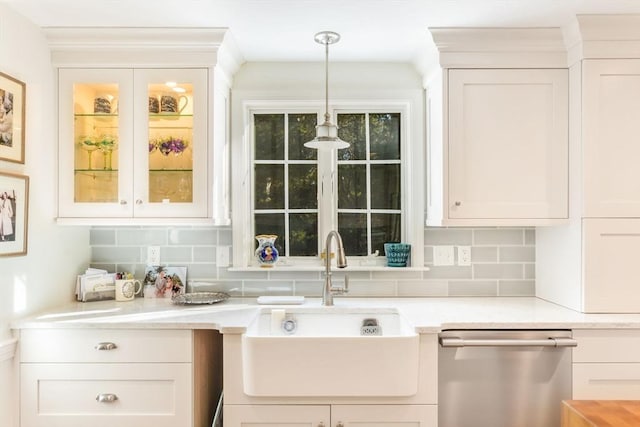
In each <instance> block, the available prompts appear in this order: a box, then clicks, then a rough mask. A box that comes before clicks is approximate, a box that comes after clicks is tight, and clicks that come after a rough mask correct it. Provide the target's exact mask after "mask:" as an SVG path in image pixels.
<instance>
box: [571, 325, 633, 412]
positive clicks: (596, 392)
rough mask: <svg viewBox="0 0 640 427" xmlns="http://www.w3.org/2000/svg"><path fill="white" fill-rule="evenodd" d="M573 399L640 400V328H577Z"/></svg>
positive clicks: (574, 352) (575, 334)
mask: <svg viewBox="0 0 640 427" xmlns="http://www.w3.org/2000/svg"><path fill="white" fill-rule="evenodd" d="M573 337H574V338H575V339H576V340H577V341H578V346H577V347H576V348H575V349H574V350H573V399H577V400H580V399H585V400H597V399H618V400H637V399H640V386H639V384H640V330H637V329H630V330H620V329H615V330H614V329H604V330H574V331H573Z"/></svg>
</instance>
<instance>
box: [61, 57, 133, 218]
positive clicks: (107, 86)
mask: <svg viewBox="0 0 640 427" xmlns="http://www.w3.org/2000/svg"><path fill="white" fill-rule="evenodd" d="M132 78H133V73H132V71H131V70H113V69H109V70H97V69H92V70H86V69H62V70H60V71H59V80H58V85H59V88H58V91H59V99H58V114H59V131H58V132H59V135H58V144H59V152H60V154H59V155H60V166H59V183H58V188H59V193H60V194H59V199H60V202H59V214H60V216H62V217H81V216H96V214H95V213H96V212H99V214H98V215H99V216H109V217H128V216H131V214H132V212H133V207H132V206H133V200H132V188H131V185H130V183H131V180H132V171H133V161H132V159H131V156H130V155H129V154H128V153H129V152H130V150H131V145H132V136H133V134H132V132H133V111H132V105H133V79H132Z"/></svg>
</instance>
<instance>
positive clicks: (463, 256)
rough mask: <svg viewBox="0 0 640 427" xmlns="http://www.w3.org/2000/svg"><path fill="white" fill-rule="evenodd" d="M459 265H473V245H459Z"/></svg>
mask: <svg viewBox="0 0 640 427" xmlns="http://www.w3.org/2000/svg"><path fill="white" fill-rule="evenodd" d="M458 265H464V266H467V265H471V246H458Z"/></svg>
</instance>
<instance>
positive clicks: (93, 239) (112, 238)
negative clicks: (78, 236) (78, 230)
mask: <svg viewBox="0 0 640 427" xmlns="http://www.w3.org/2000/svg"><path fill="white" fill-rule="evenodd" d="M115 244H116V231H115V230H103V229H100V228H92V229H91V230H89V245H91V246H102V245H115Z"/></svg>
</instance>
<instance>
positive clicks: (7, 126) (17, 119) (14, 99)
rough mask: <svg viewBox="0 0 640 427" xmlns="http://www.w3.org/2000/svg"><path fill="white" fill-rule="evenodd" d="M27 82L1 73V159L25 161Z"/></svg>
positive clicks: (16, 161)
mask: <svg viewBox="0 0 640 427" xmlns="http://www.w3.org/2000/svg"><path fill="white" fill-rule="evenodd" d="M24 104H25V84H24V83H22V82H21V81H20V80H16V79H14V78H13V77H11V76H8V75H6V74H4V73H0V160H6V161H8V162H15V163H24V116H25V105H24Z"/></svg>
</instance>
